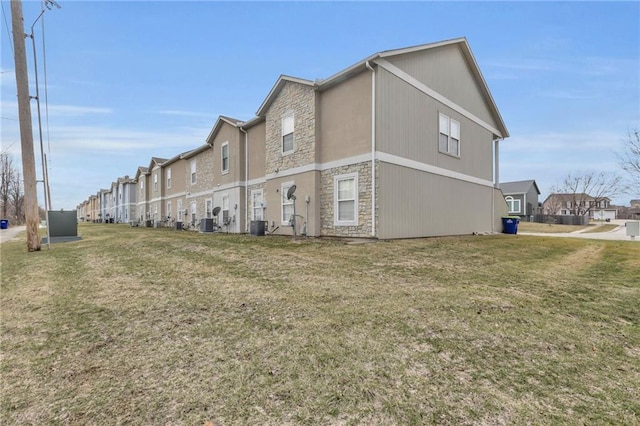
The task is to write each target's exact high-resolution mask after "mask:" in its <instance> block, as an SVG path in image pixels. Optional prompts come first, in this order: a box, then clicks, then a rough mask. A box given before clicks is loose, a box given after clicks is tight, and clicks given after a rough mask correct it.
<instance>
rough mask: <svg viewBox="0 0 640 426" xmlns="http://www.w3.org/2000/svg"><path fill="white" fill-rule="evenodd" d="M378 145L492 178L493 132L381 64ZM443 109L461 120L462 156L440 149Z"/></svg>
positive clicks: (451, 116) (432, 162)
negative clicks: (440, 124)
mask: <svg viewBox="0 0 640 426" xmlns="http://www.w3.org/2000/svg"><path fill="white" fill-rule="evenodd" d="M377 74H378V80H377V86H376V88H377V93H376V95H377V102H376V104H377V106H376V108H377V110H376V115H377V120H376V121H377V124H376V135H377V138H376V139H377V141H376V144H377V149H378V150H379V151H382V152H386V153H389V154H393V155H397V156H400V157H403V158H408V159H411V160H414V161H418V162H421V163H425V164H429V165H433V166H437V167H441V168H444V169H448V170H453V171H455V172H458V173H464V174H466V175H470V176H474V177H477V178H481V179H486V180H489V181H491V180H493V153H492V140H493V134H492V133H491V132H490V131H488V130H486V129H485V128H483V127H481V126H480V125H478V124H476V123H474V122H473V121H471V120H469V119H467V118H466V117H464V116H462V115H460V114H458V113H457V112H455V111H453V110H452V109H450V108H448V107H446V106H444V105H442V104H440V103H439V102H437V101H436V100H434V99H433V98H431V97H429V96H427V95H426V94H424V93H422V92H420V91H419V90H417V89H416V88H414V87H412V86H410V85H409V84H408V83H406V82H404V81H402V80H401V79H399V78H398V77H396V76H394V75H393V74H391V73H389V72H387V71H385V70H384V69H381V68H378V73H377ZM439 113H443V114H445V115H447V116H449V117H450V118H452V119H454V120H456V121H458V122H459V123H460V157H459V158H455V157H452V156H449V155H446V154H442V153H440V152H439V151H438V135H439V128H438V120H439Z"/></svg>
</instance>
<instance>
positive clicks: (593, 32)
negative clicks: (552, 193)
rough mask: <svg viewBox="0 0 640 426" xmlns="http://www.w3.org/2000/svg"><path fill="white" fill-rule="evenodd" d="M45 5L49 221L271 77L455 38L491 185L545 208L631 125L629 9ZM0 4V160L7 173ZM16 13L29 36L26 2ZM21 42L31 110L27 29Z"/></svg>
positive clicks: (7, 97)
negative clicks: (468, 75) (472, 59)
mask: <svg viewBox="0 0 640 426" xmlns="http://www.w3.org/2000/svg"><path fill="white" fill-rule="evenodd" d="M58 2H59V4H60V5H61V6H62V9H53V10H50V11H47V12H46V13H45V41H46V64H47V82H48V86H47V89H48V90H47V92H48V109H49V125H48V129H49V132H48V138H47V134H46V133H45V151H46V152H47V153H49V148H47V145H48V143H47V142H49V145H50V154H49V155H50V181H51V192H52V199H53V207H54V208H55V209H60V208H65V209H73V208H75V207H76V205H77V204H78V203H79V202H81V201H83V200H85V199H87V198H88V197H89V196H90V195H91V194H95V193H96V192H97V191H98V190H99V189H100V188H108V187H109V186H110V184H111V182H112V181H114V180H115V179H116V178H118V177H119V176H124V175H130V176H133V175H135V172H136V169H137V167H138V166H140V165H143V166H146V165H148V163H149V161H150V158H151V157H152V156H158V157H165V158H169V157H172V156H174V155H176V154H178V153H180V152H183V151H186V150H189V149H192V148H195V147H198V146H200V145H201V144H203V143H204V142H205V138H206V136H207V135H208V133H209V131H210V130H211V128H212V127H213V124H214V123H215V120H216V118H217V117H218V115H220V114H223V115H228V116H232V117H234V118H238V119H242V120H246V119H250V118H252V117H253V116H254V114H255V112H256V110H257V109H258V107H259V106H260V104H261V103H262V101H263V100H264V98H265V97H266V95H267V93H268V92H269V90H270V89H271V87H272V85H273V84H274V83H275V81H276V79H277V78H278V76H279V75H280V74H287V75H293V76H296V77H301V78H307V79H316V78H326V77H329V76H330V75H332V74H334V73H336V72H338V71H340V70H342V69H344V68H346V67H348V66H350V65H352V64H353V63H355V62H357V61H359V60H360V59H363V58H365V57H367V56H369V55H371V54H373V53H376V52H378V51H381V50H387V49H395V48H401V47H407V46H413V45H417V44H424V43H430V42H435V41H440V40H445V39H450V38H456V37H461V36H464V37H467V39H468V41H469V44H470V46H471V49H472V51H473V53H474V55H475V56H476V60H477V61H478V64H479V66H480V69H481V71H482V73H483V75H484V77H485V79H486V81H487V83H488V85H489V88H490V90H491V92H492V94H493V97H494V99H495V101H496V103H497V105H498V108H499V109H500V111H501V113H502V116H503V118H504V120H505V122H506V124H507V127H508V129H509V131H510V133H511V137H510V138H508V139H506V140H505V141H504V142H503V143H502V144H501V157H500V159H501V161H500V163H501V164H500V169H501V180H502V181H512V180H525V179H535V180H536V181H537V182H538V184H539V186H540V189H541V191H542V192H543V195H542V197H546V195H548V191H549V189H550V187H551V186H552V185H554V184H556V183H558V182H559V181H560V180H561V179H562V178H563V177H564V176H565V175H566V174H567V173H569V172H576V171H581V170H588V169H595V170H618V167H617V165H616V158H615V156H614V151H616V150H619V149H620V147H621V141H622V139H623V138H624V137H625V135H626V134H627V131H628V130H630V129H633V128H638V127H640V83H639V80H640V3H638V2H553V3H552V2H406V3H405V2H349V3H345V2H304V3H302V2H301V3H297V2H296V3H293V2H258V3H254V2H207V1H198V2H182V1H181V2H168V1H167V2H164V1H155V2H152V1H145V2H130V1H127V2H125V1H111V2H96V1H64V0H58ZM2 6H3V19H2V32H1V33H0V38H1V40H2V44H1V48H2V63H1V72H2V74H1V77H2V80H1V89H2V92H1V94H2V108H1V115H2V120H1V124H2V148H3V149H5V148H6V147H11V148H10V150H11V152H13V153H14V154H15V155H14V161H15V162H16V163H18V164H20V157H19V148H20V142H19V130H18V121H17V115H18V113H17V102H16V88H15V77H14V74H13V72H14V65H13V50H12V44H11V40H10V37H9V32H10V27H9V28H7V23H8V24H9V26H10V25H11V16H10V13H11V12H10V4H9V1H8V0H2ZM23 8H24V16H25V27H26V28H27V29H28V28H29V27H30V26H31V25H32V23H33V22H34V20H35V19H36V17H37V16H38V14H39V11H40V2H36V1H26V2H24V6H23ZM35 35H36V41H37V45H38V55H39V56H38V57H39V58H40V59H39V62H38V67H39V70H40V71H41V73H40V84H41V85H40V91H41V97H42V98H44V93H43V92H44V86H43V81H44V75H43V73H42V71H43V68H44V65H43V64H44V60H43V57H42V29H41V26H40V24H39V23H38V24H37V25H36V33H35ZM27 41H28V44H27V53H28V57H29V58H31V57H32V50H31V44H30V41H29V40H27ZM30 80H32V81H33V80H34V72H33V64H32V63H31V60H30ZM33 87H34V86H32V90H31V91H32V94H33V93H34V92H35V88H33ZM32 106H33V108H32V109H33V114H34V117H35V103H32ZM42 108H43V111H44V104H43V107H42ZM45 128H46V122H45ZM34 130H37V127H36V128H34ZM34 138H35V141H36V145H37V141H38V134H37V131H34ZM36 158H37V159H38V160H39V158H40V154H39V151H37V152H36ZM38 164H39V163H38ZM38 176H40V171H39V172H38ZM637 192H639V193H637V194H632V195H624V196H621V197H617V198H616V199H615V201H616V202H618V203H624V204H628V200H629V199H630V198H634V197H635V198H638V197H640V189H639V190H638V191H637ZM38 201H39V203H40V204H41V205H43V204H44V199H43V198H42V195H40V197H39V200H38Z"/></svg>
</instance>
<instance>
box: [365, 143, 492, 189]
mask: <svg viewBox="0 0 640 426" xmlns="http://www.w3.org/2000/svg"><path fill="white" fill-rule="evenodd" d="M377 157H378V160H379V161H382V162H384V163H389V164H394V165H396V166H402V167H407V168H410V169H414V170H419V171H422V172H427V173H432V174H434V175H439V176H444V177H449V178H452V179H457V180H461V181H464V182H470V183H475V184H477V185H482V186H488V187H490V188H493V182H491V181H490V180H487V179H481V178H478V177H475V176H470V175H466V174H464V173H458V172H454V171H453V170H449V169H443V168H442V167H437V166H432V165H431V164H425V163H421V162H419V161H415V160H410V159H408V158H404V157H399V156H397V155H393V154H388V153H386V152H380V151H378V152H377Z"/></svg>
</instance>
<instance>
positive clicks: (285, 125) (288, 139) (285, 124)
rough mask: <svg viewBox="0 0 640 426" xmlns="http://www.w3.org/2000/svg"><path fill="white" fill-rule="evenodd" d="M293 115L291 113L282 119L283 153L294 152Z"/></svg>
mask: <svg viewBox="0 0 640 426" xmlns="http://www.w3.org/2000/svg"><path fill="white" fill-rule="evenodd" d="M293 128H294V118H293V113H289V114H288V115H286V116H285V117H283V118H282V153H283V154H288V153H291V152H293Z"/></svg>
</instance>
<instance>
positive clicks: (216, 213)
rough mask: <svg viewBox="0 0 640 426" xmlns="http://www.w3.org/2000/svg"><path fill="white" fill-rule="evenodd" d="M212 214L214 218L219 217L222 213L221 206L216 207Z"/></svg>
mask: <svg viewBox="0 0 640 426" xmlns="http://www.w3.org/2000/svg"><path fill="white" fill-rule="evenodd" d="M212 213H213V215H214V216H218V214H219V213H220V207H219V206H218V207H214V208H213V212H212Z"/></svg>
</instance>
